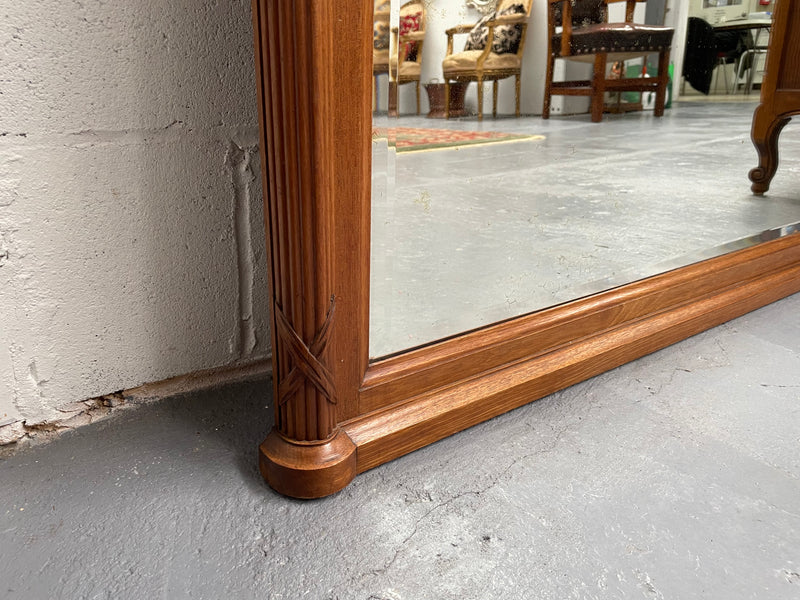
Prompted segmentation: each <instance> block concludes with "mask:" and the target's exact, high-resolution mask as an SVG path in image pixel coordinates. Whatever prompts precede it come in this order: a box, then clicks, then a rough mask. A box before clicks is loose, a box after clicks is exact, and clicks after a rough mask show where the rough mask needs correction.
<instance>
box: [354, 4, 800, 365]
mask: <svg viewBox="0 0 800 600" xmlns="http://www.w3.org/2000/svg"><path fill="white" fill-rule="evenodd" d="M509 4H517V5H519V6H521V7H522V9H523V11H524V10H526V9H527V7H528V6H529V7H530V9H529V14H523V19H524V22H525V25H526V27H525V31H524V38H523V39H522V41H521V46H522V48H521V50H519V55H518V57H517V56H516V55H515V57H516V58H517V59H518V64H519V73H520V86H519V97H520V100H519V102H520V116H519V117H517V116H515V109H516V89H515V76H514V74H513V73H512V74H511V75H509V76H508V77H505V78H502V79H500V80H499V81H498V92H497V116H496V117H493V115H492V106H493V85H492V83H491V82H490V81H488V82H484V90H483V99H484V101H483V103H482V111H483V118H482V119H480V118H479V117H478V114H477V113H478V107H479V102H478V92H477V88H478V83H477V82H476V81H474V80H473V81H467V80H466V79H467V77H468V75H464V77H463V79H464V80H463V81H461V82H460V83H459V82H456V81H452V82H451V83H452V84H451V85H450V86H449V98H450V103H449V104H450V118H449V119H448V118H445V112H446V110H447V104H448V103H447V91H448V88H447V86H446V85H445V83H444V67H445V66H446V67H447V68H450V69H451V73H452V72H454V71H453V69H456V70H457V69H458V68H461V69H462V73H463V72H467V71H469V69H470V68H471V69H472V70H473V71H474V70H475V69H476V68H475V67H474V66H467V67H464V65H465V64H467V63H466V62H463V63H459V61H467V60H469V59H470V56H468V55H470V52H471V53H472V55H471V56H473V58H474V55H475V53H476V52H477V54H481V53H482V52H483V51H481V50H480V49H478V50H477V51H476V50H474V49H472V50H470V48H471V46H469V45H468V44H470V43H475V41H474V38H478V39H477V43H478V44H479V43H480V39H479V38H480V35H479V34H478V35H473V34H472V33H460V31H467V32H470V27H471V26H472V25H474V24H475V23H476V22H478V21H479V20H481V19H482V18H483V19H485V20H486V21H487V22H490V23H491V22H492V20H494V21H495V22H497V19H498V18H499V17H498V15H499V14H500V13H501V11H502V10H504V9H508V8H509ZM578 4H580V0H579V1H578ZM771 10H772V5H771V4H767V5H762V4H761V3H760V1H759V0H650V1H649V2H647V3H646V4H645V3H644V2H642V3H639V4H637V7H636V11H635V13H634V22H637V23H649V24H656V25H666V26H669V27H672V28H673V29H674V34H673V39H672V50H671V56H670V61H669V62H670V68H669V73H670V85H669V86H668V89H669V92H668V94H667V98H666V108H665V110H664V115H663V116H662V117H656V116H655V115H654V104H655V94H654V93H653V92H644V93H640V92H610V93H609V92H607V93H606V94H605V97H604V99H603V104H604V109H605V111H604V113H603V115H602V121H601V122H592V120H591V116H590V114H589V112H588V111H589V106H590V99H589V97H576V96H553V98H552V104H551V109H550V118H549V119H544V118H542V111H543V98H544V90H545V80H546V77H547V64H548V44H547V39H548V35H549V34H548V21H547V3H546V2H544V1H538V0H533V1H532V2H529V3H527V5H526V3H525V2H523V1H522V0H513V1H512V2H508V0H500V2H499V3H497V4H496V3H495V2H492V1H489V2H487V1H485V0H480V1H479V0H472V1H469V0H425V1H422V2H402V3H401V2H399V1H395V0H391V1H390V0H385V1H382V0H376V2H375V26H374V31H373V45H374V53H373V58H374V65H373V79H374V82H375V85H374V95H373V120H374V123H373V143H372V148H373V190H372V256H371V301H370V355H371V356H372V357H373V358H374V357H381V356H385V355H389V354H392V353H396V352H399V351H402V350H406V349H409V348H413V347H416V346H420V345H423V344H428V343H430V342H433V341H435V340H440V339H443V338H447V337H450V336H453V335H457V334H459V333H462V332H464V331H469V330H473V329H476V328H479V327H483V326H486V325H489V324H492V323H495V322H498V321H501V320H505V319H509V318H514V317H517V316H520V315H523V314H526V313H529V312H531V311H536V310H540V309H543V308H546V307H551V306H554V305H557V304H561V303H564V302H568V301H570V300H574V299H577V298H580V297H583V296H586V295H589V294H592V293H596V292H599V291H602V290H606V289H610V288H613V287H615V286H619V285H623V284H626V283H630V282H632V281H635V280H637V279H641V278H643V277H647V276H650V275H654V274H657V273H661V272H665V271H668V270H670V269H674V268H677V267H681V266H685V265H688V264H691V263H693V262H696V261H698V260H702V259H705V258H709V257H712V256H716V255H719V254H722V253H725V252H729V251H731V250H733V249H737V248H741V247H744V246H747V245H751V244H754V243H758V242H759V241H762V240H765V239H769V238H772V237H777V236H780V235H784V234H786V233H787V232H791V231H794V230H796V229H797V227H796V225H795V224H796V223H798V222H800V186H798V185H797V182H798V177H799V176H800V130H798V129H795V128H793V127H792V126H791V125H790V126H789V127H787V128H786V129H785V130H784V132H783V134H782V136H781V140H780V150H781V163H780V167H779V169H778V174H777V175H776V176H775V178H774V180H773V181H772V185H771V188H770V191H769V192H768V193H767V194H766V195H765V196H763V197H758V196H755V195H753V194H752V193H751V192H750V181H749V179H748V172H749V170H750V169H751V168H753V167H755V166H756V164H757V155H756V152H755V150H754V148H753V145H752V143H751V141H750V126H751V122H752V115H753V111H754V109H755V107H756V106H757V102H758V99H759V93H760V92H759V89H760V82H761V78H762V77H763V70H764V62H765V58H766V52H767V50H766V47H767V42H768V39H769V25H770V23H771V20H770V15H771ZM495 11H497V12H495ZM511 18H512V19H513V18H515V17H511ZM690 18H691V19H698V20H702V22H703V23H700V26H702V27H705V28H706V29H705V30H704V31H707V32H710V33H708V35H710V36H711V38H708V39H712V40H713V42H709V43H713V44H714V47H713V51H709V50H708V49H707V48H706V50H705V55H704V56H705V58H703V57H702V56H701V57H699V58H698V56H697V49H696V48H694V47H692V48H690V46H691V44H690V45H689V46H687V37H690V34H691V35H696V31H698V29H697V23H698V21H691V20H690ZM609 20H610V21H612V22H614V21H624V20H625V3H624V2H622V3H616V4H613V5H612V6H611V8H610V12H609ZM517 22H518V21H515V23H517ZM692 23H695V25H694V26H693V25H692ZM460 25H465V26H466V25H469V26H470V27H461V28H459V27H458V26H460ZM706 26H707V27H706ZM515 27H516V25H510V26H506V33H504V34H502V37H503V40H501V41H503V42H504V43H505V41H507V40H505V38H508V37H511V38H513V37H514V32H513V31H511V33H508V30H510V29H513V28H515ZM453 29H457V30H458V32H454V33H452V40H453V42H452V47H451V48H450V49H448V34H447V31H448V30H451V31H452V30H453ZM472 31H473V32H474V31H475V30H472ZM692 32H695V33H692ZM493 35H494V33H493ZM484 41H485V38H484ZM495 42H496V40H494V41H493V42H492V43H493V44H494V43H495ZM513 43H514V42H513V39H512V40H511V44H512V45H513ZM696 45H697V44H695V46H696ZM700 46H701V47H702V44H700ZM465 48H466V49H465ZM494 50H495V46H494V45H493V46H492V49H491V52H490V53H489V54H491V53H493V52H494ZM709 52H712V54H713V55H712V56H711V59H710V60H711V63H710V66H708V64H706V67H703V66H702V64H701V63H702V61H703V60H706V61H708V57H709ZM398 57H400V58H398ZM485 60H488V58H487V59H485ZM497 60H500V59H497ZM503 60H505V59H503ZM509 60H510V59H509ZM448 61H449V62H448ZM409 63H413V64H409ZM657 63H658V55H657V54H655V55H649V56H648V57H647V58H646V59H643V58H632V59H628V60H626V61H624V62H616V63H612V62H611V61H609V64H608V66H607V70H608V72H609V73H611V72H612V70H614V69H616V70H617V71H621V70H624V76H625V77H641V76H644V77H652V76H655V75H656V74H657V72H658V67H657ZM684 63H686V64H687V65H688V66H689V71H688V72H691V75H687V77H686V78H684V77H682V76H681V73H683V72H687V71H686V69H685V68H684ZM507 64H510V65H511V66H512V67H513V66H514V64H515V63H514V62H513V61H510V62H509V63H507ZM453 65H455V67H454V66H453ZM698 65H699V66H698ZM642 71H644V74H643V73H642ZM591 73H592V65H591V64H585V63H578V62H572V61H565V60H556V61H555V67H554V77H553V78H554V80H555V81H562V80H564V79H566V78H569V79H589V78H590V76H591ZM685 79H690V80H691V83H689V82H688V81H685ZM418 83H419V114H417V112H418V106H417V84H418ZM705 92H708V93H705Z"/></svg>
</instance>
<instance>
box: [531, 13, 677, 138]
mask: <svg viewBox="0 0 800 600" xmlns="http://www.w3.org/2000/svg"><path fill="white" fill-rule="evenodd" d="M621 1H623V0H548V3H549V7H548V14H547V30H548V35H547V43H548V52H547V54H548V61H547V73H546V79H545V92H544V106H543V108H542V118H543V119H547V118H549V117H550V104H551V99H552V96H553V95H554V94H557V95H564V96H590V97H591V115H592V121H594V122H595V123H597V122H599V121H601V120H602V119H603V108H604V104H605V93H606V92H655V94H656V100H655V110H654V114H655V116H657V117H660V116H662V115H663V114H664V104H665V101H666V95H667V83H668V81H669V52H670V46H671V45H672V36H673V33H674V30H673V29H672V28H671V27H663V26H659V25H643V24H637V23H634V22H633V11H634V8H635V7H636V2H644V1H645V0H624V1H625V21H624V22H622V23H609V22H608V4H611V3H613V2H621ZM558 28H560V29H558ZM656 53H657V54H658V74H657V75H656V77H636V78H631V77H623V78H621V79H620V78H609V77H608V74H607V72H606V71H607V68H606V65H608V64H610V62H616V61H624V60H629V59H632V58H638V57H642V56H645V57H646V56H647V55H648V54H656ZM557 59H565V60H571V61H578V62H583V63H588V64H592V65H594V71H593V73H592V78H591V79H589V80H581V81H553V73H554V71H555V62H556V60H557Z"/></svg>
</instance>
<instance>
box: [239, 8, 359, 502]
mask: <svg viewBox="0 0 800 600" xmlns="http://www.w3.org/2000/svg"><path fill="white" fill-rule="evenodd" d="M342 4H343V3H342V2H317V1H314V0H294V1H292V0H253V4H252V7H253V25H254V27H253V30H254V41H255V51H256V68H257V84H258V96H259V120H260V126H261V131H262V138H261V140H262V145H261V151H262V164H263V165H264V180H265V185H264V189H265V190H266V191H267V193H266V197H265V206H264V213H265V220H266V227H267V233H268V239H269V245H270V252H269V259H270V284H271V291H272V336H273V337H272V339H273V353H274V359H273V360H274V382H275V394H274V398H275V431H274V432H273V434H271V435H270V437H269V438H268V439H267V441H265V443H264V444H262V446H261V449H260V457H261V469H262V473H264V475H265V477H267V480H268V481H269V483H270V484H271V485H273V487H275V488H276V489H278V490H279V491H282V492H283V493H286V494H289V495H294V496H302V497H311V496H314V495H320V493H322V491H324V494H328V493H332V492H333V491H336V489H337V488H338V487H342V486H344V485H346V484H347V483H348V482H349V479H348V477H349V478H352V476H353V474H354V470H353V467H354V448H353V445H352V443H351V442H349V440H347V439H346V435H344V434H340V433H339V430H338V423H339V421H340V420H341V418H342V416H341V415H347V414H348V411H347V407H348V406H353V405H355V403H354V402H353V401H352V393H351V394H350V396H349V398H350V402H349V403H348V402H347V401H345V403H344V406H343V407H342V408H339V406H338V405H339V402H340V399H341V396H342V394H341V393H340V390H341V389H348V387H347V381H345V382H340V381H337V374H340V372H341V369H340V368H337V366H336V361H335V360H334V358H333V357H334V356H335V354H336V348H337V339H336V333H337V331H342V330H346V328H347V327H348V322H351V321H352V316H350V315H352V313H353V311H352V310H351V309H350V308H349V307H348V306H347V304H348V302H347V301H345V302H344V304H345V309H344V310H341V308H340V307H339V305H340V303H341V300H342V298H341V296H342V295H339V297H337V293H336V289H337V282H336V277H337V269H336V267H335V253H336V245H335V238H336V234H337V231H336V206H335V204H334V202H335V200H336V199H342V198H343V197H344V196H346V194H347V192H346V191H345V188H344V185H343V183H342V177H341V172H342V170H343V169H344V170H350V171H351V172H352V171H354V170H356V169H357V167H358V162H357V161H356V162H353V163H346V162H345V163H343V161H342V160H340V159H339V157H338V154H339V153H337V152H336V147H335V144H334V140H336V139H340V138H342V137H344V136H348V135H360V132H358V131H356V132H351V131H348V130H347V126H345V129H344V131H343V130H342V128H341V125H338V126H337V123H338V122H339V120H338V118H337V117H338V113H339V112H340V111H342V109H343V106H344V102H343V100H342V97H343V94H342V92H341V90H340V89H336V88H337V87H338V86H340V85H341V82H342V79H343V76H344V74H345V73H344V72H342V67H341V61H340V60H339V56H338V52H340V51H341V49H342V46H341V45H340V44H339V41H340V40H339V39H337V36H340V35H341V34H344V33H345V31H344V29H343V28H342V21H340V20H339V19H338V17H339V14H337V12H336V11H337V8H339V7H340V5H342ZM350 12H351V14H354V11H352V10H351V11H350ZM349 35H351V36H352V28H351V31H350V32H349ZM346 45H347V44H344V46H345V47H346ZM354 47H355V48H358V47H359V45H358V44H355V45H354ZM350 61H351V62H352V63H354V64H362V63H363V57H361V56H360V55H355V56H353V57H352V58H351V59H350ZM345 69H346V65H345ZM350 74H352V73H350ZM356 78H357V74H356ZM344 112H345V113H347V112H348V111H347V110H346V109H345V110H344ZM363 120H364V119H363V117H360V116H359V115H358V114H357V112H355V113H353V116H352V118H351V119H350V120H349V121H348V119H346V118H345V119H344V121H345V123H351V124H352V123H354V122H356V123H361V122H363ZM368 140H369V137H368V136H366V137H365V141H364V144H363V145H366V144H367V143H368ZM366 169H368V167H366ZM358 251H359V249H358V248H357V247H351V248H348V249H347V250H346V253H347V254H352V253H353V252H358ZM346 285H347V282H346ZM339 286H341V283H339ZM349 289H357V288H348V292H349ZM345 296H347V294H345ZM354 300H355V301H353V300H351V303H352V304H354V305H355V304H356V303H358V304H360V303H361V302H362V299H361V298H357V299H354ZM348 313H349V314H348ZM342 314H344V318H342V317H340V315H342ZM340 322H341V324H340ZM343 326H344V328H343ZM338 345H339V346H340V345H341V342H338ZM340 352H341V350H340ZM351 387H352V388H353V389H355V388H357V386H351ZM345 396H347V394H346V393H345ZM340 413H341V414H340ZM336 452H340V453H341V454H340V455H336ZM292 472H295V473H296V477H295V478H293V477H292V476H291V473H292Z"/></svg>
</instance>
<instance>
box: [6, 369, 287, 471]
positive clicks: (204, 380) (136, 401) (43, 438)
mask: <svg viewBox="0 0 800 600" xmlns="http://www.w3.org/2000/svg"><path fill="white" fill-rule="evenodd" d="M271 374H272V359H271V357H267V358H260V359H258V360H254V361H249V362H244V363H238V364H234V365H226V366H224V367H217V368H214V369H206V370H203V371H195V372H193V373H187V374H185V375H178V376H177V377H171V378H169V379H164V380H162V381H155V382H152V383H145V384H144V385H140V386H138V387H135V388H131V389H128V390H120V391H117V392H112V393H110V394H106V395H103V396H97V397H95V398H88V399H87V400H82V401H79V402H70V403H68V404H64V405H61V406H59V407H57V410H58V411H59V412H61V413H63V414H64V417H63V418H60V419H54V420H50V421H44V422H41V423H32V424H28V423H27V422H26V421H24V420H22V421H14V422H12V423H5V424H3V425H0V458H2V457H4V456H8V455H10V454H13V453H15V452H17V451H18V450H20V449H21V448H23V447H25V446H27V445H30V444H32V443H42V442H47V441H50V440H52V439H53V438H55V437H57V436H58V435H60V434H61V433H63V432H65V431H70V430H72V429H75V428H77V427H81V426H83V425H88V424H90V423H94V422H97V421H99V420H101V419H105V418H107V417H109V416H110V415H113V414H116V413H118V412H119V411H121V410H125V409H127V408H131V407H135V406H140V405H142V404H147V403H150V402H156V401H159V400H164V399H166V398H170V397H174V396H178V395H182V394H187V393H192V392H200V391H203V390H207V389H211V388H214V387H218V386H223V385H230V384H233V383H239V382H244V381H251V380H256V379H263V378H267V377H269V376H270V375H271Z"/></svg>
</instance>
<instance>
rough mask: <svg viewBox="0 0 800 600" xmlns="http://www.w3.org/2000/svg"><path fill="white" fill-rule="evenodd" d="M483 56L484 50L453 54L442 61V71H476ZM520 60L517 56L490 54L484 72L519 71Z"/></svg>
mask: <svg viewBox="0 0 800 600" xmlns="http://www.w3.org/2000/svg"><path fill="white" fill-rule="evenodd" d="M481 54H483V50H465V51H464V52H459V53H458V54H451V55H450V56H448V57H447V58H445V59H444V60H443V61H442V70H443V71H444V72H446V73H453V72H457V71H475V69H476V68H477V64H478V58H479V57H480V56H481ZM520 58H521V57H519V56H517V55H516V54H495V53H494V52H490V53H489V54H488V55H487V57H486V61H485V62H484V63H483V68H484V70H494V69H497V70H501V69H519V67H520Z"/></svg>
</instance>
